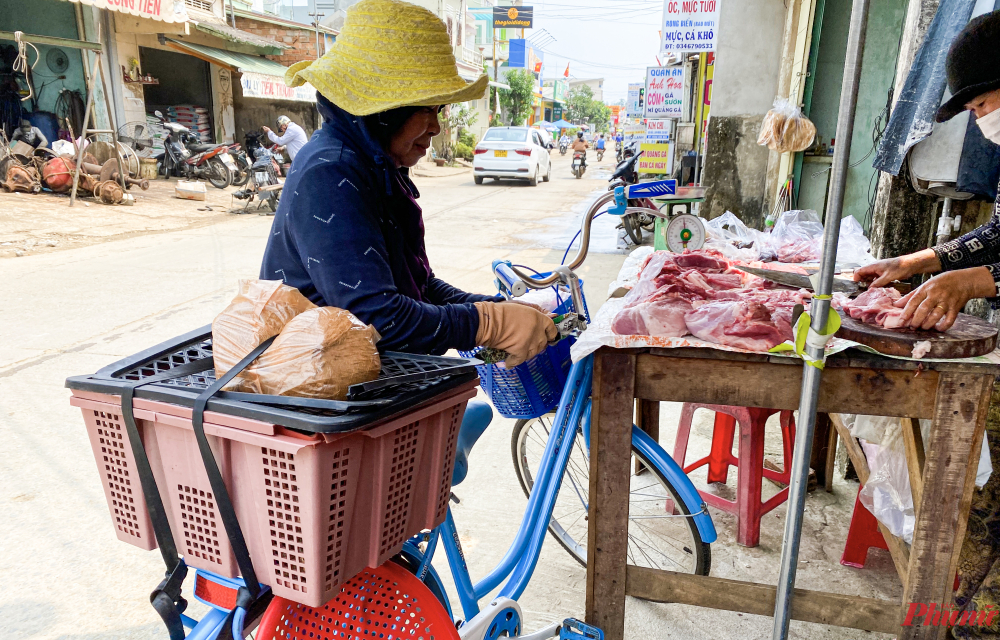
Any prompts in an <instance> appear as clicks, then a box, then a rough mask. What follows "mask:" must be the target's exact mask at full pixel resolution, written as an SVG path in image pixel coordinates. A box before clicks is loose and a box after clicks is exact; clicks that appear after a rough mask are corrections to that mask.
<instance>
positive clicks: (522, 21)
mask: <svg viewBox="0 0 1000 640" xmlns="http://www.w3.org/2000/svg"><path fill="white" fill-rule="evenodd" d="M534 12H535V8H534V7H493V28H494V29H530V28H531V26H532V18H533V17H534Z"/></svg>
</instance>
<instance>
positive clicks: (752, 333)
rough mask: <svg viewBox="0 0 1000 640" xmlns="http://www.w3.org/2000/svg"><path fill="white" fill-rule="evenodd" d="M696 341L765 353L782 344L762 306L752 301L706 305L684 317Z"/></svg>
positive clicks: (779, 333) (767, 313) (710, 303)
mask: <svg viewBox="0 0 1000 640" xmlns="http://www.w3.org/2000/svg"><path fill="white" fill-rule="evenodd" d="M684 322H685V323H687V328H688V330H689V331H690V332H691V333H692V334H694V336H695V337H696V338H701V339H702V340H705V341H707V342H717V343H719V344H724V345H727V346H730V347H740V348H743V349H749V350H751V351H767V350H768V349H770V348H771V347H774V346H776V345H779V344H781V343H782V342H784V341H785V336H784V335H782V333H781V331H779V330H778V327H776V326H775V323H774V321H773V320H772V318H771V313H770V312H769V311H768V310H767V307H765V306H764V305H763V304H761V303H759V302H756V301H754V300H736V301H718V302H706V303H705V304H703V305H701V306H699V307H698V308H696V309H693V310H692V311H689V312H688V313H686V314H684Z"/></svg>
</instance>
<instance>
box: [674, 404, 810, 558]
mask: <svg viewBox="0 0 1000 640" xmlns="http://www.w3.org/2000/svg"><path fill="white" fill-rule="evenodd" d="M697 409H708V410H710V411H714V412H715V428H714V430H713V432H712V450H711V452H710V453H709V454H708V455H707V456H706V457H704V458H702V459H701V460H698V461H697V462H694V463H692V464H690V465H687V466H685V465H684V458H685V456H686V454H687V447H688V438H689V437H690V436H691V421H692V419H693V418H694V412H695V410H697ZM775 413H780V421H781V439H782V470H781V471H773V470H771V469H766V468H764V424H765V423H766V422H767V419H768V418H769V417H770V416H772V415H774V414H775ZM737 423H738V424H739V426H740V448H739V457H736V456H734V455H733V453H732V451H733V440H734V439H735V437H736V425H737ZM794 442H795V418H794V417H793V416H792V412H791V411H780V412H779V411H778V410H777V409H757V408H752V407H730V406H725V405H715V404H697V403H690V402H688V403H685V404H684V408H683V409H682V411H681V421H680V425H679V426H678V427H677V439H676V440H675V441H674V460H676V461H677V463H678V464H679V465H681V467H683V468H684V473H691V472H692V471H693V470H695V469H697V468H699V467H703V466H705V465H708V481H709V482H726V480H727V479H728V477H729V467H731V466H734V467H737V468H738V469H739V475H738V476H737V481H736V500H735V501H731V500H725V499H723V498H720V497H719V496H717V495H714V494H711V493H706V492H705V491H699V492H698V493H700V494H701V497H702V499H703V500H704V501H705V503H706V504H709V505H711V506H713V507H716V508H717V509H722V510H723V511H726V512H729V513H735V514H736V516H737V520H738V522H739V530H738V533H737V536H736V541H737V542H739V543H740V544H741V545H743V546H745V547H756V546H757V545H758V544H759V543H760V520H761V518H763V517H764V514H766V513H768V512H769V511H771V510H772V509H774V508H775V507H777V506H778V505H779V504H781V503H782V502H784V501H785V500H787V499H788V480H789V475H790V474H791V467H792V445H793V443H794ZM764 478H768V479H769V480H774V481H775V482H778V483H781V484H784V485H785V487H784V488H783V489H782V490H781V491H779V492H778V493H776V494H775V495H774V496H772V497H771V498H770V499H769V500H768V501H767V502H761V483H762V481H763V479H764Z"/></svg>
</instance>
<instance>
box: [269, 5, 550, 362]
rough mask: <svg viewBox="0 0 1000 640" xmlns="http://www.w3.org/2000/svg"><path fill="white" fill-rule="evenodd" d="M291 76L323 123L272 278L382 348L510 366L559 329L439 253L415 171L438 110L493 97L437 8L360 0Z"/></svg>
mask: <svg viewBox="0 0 1000 640" xmlns="http://www.w3.org/2000/svg"><path fill="white" fill-rule="evenodd" d="M285 81H286V82H287V83H288V84H289V85H291V86H293V87H295V86H300V85H302V84H305V83H307V82H308V83H309V84H311V85H312V86H313V87H315V88H316V90H317V102H318V105H317V106H318V108H319V111H320V114H321V115H322V116H323V127H322V128H321V129H320V130H319V131H317V132H316V133H315V134H314V135H313V137H312V139H311V140H310V141H309V142H308V143H307V144H306V145H305V146H304V147H302V150H301V151H299V154H298V157H297V158H296V160H295V165H294V166H293V167H292V170H291V171H290V173H289V176H288V179H287V180H286V182H285V187H284V190H283V192H282V197H281V205H280V206H279V208H278V212H277V214H276V215H275V218H274V224H273V226H272V229H271V236H270V238H269V240H268V244H267V249H266V251H265V253H264V261H263V264H262V265H261V273H260V277H261V278H267V279H278V278H281V279H283V280H284V282H285V283H286V284H288V285H290V286H293V287H296V288H297V289H299V290H300V291H301V292H302V293H303V294H304V295H305V296H307V297H308V298H309V299H310V300H312V301H313V302H314V303H316V304H317V305H321V306H334V307H340V308H343V309H347V310H349V311H351V312H352V313H354V314H355V315H356V316H358V318H360V319H361V320H362V321H364V322H367V323H369V324H371V325H373V326H374V327H375V328H376V329H377V330H378V331H379V333H380V334H381V335H382V339H381V341H380V342H379V347H380V348H382V349H384V350H395V351H407V352H411V353H430V354H440V353H444V352H445V351H447V350H448V349H452V348H454V349H463V350H464V349H471V348H473V347H475V346H479V345H485V346H489V347H494V348H497V349H503V350H506V351H507V352H508V353H509V354H510V356H509V358H508V359H507V361H506V362H507V365H508V366H513V365H516V364H519V363H521V362H523V361H525V360H527V359H529V358H531V357H533V356H534V355H536V354H538V353H539V352H540V351H542V350H543V349H544V348H545V346H546V344H547V343H548V342H549V341H551V340H554V339H555V338H556V336H557V331H556V329H555V325H554V324H553V322H552V320H551V319H550V318H549V317H548V316H546V315H544V314H542V313H540V312H539V311H538V310H536V309H535V308H532V307H529V306H526V305H518V304H504V303H502V302H501V299H499V298H497V297H495V296H481V295H476V294H471V293H465V292H464V291H460V290H458V289H456V288H455V287H452V286H451V285H449V284H447V283H445V282H443V281H442V280H439V279H438V278H436V277H434V273H433V271H432V270H431V267H430V264H429V263H428V260H427V253H426V251H425V249H424V222H423V217H422V213H421V209H420V206H419V205H418V204H417V198H418V197H419V195H420V194H419V193H418V192H417V188H416V187H415V186H414V184H413V183H412V182H411V181H410V178H409V175H408V167H412V166H413V165H415V164H416V163H417V162H418V161H419V160H420V159H421V158H423V157H424V155H425V153H426V152H427V149H428V148H429V147H430V144H431V138H433V137H434V136H435V135H437V134H438V133H439V132H440V130H441V128H440V125H439V123H438V112H439V111H440V109H441V107H442V106H444V105H447V104H451V103H455V102H464V101H466V100H474V99H479V98H482V97H483V95H484V94H485V92H486V84H487V78H486V76H481V77H480V78H479V79H478V80H477V81H476V82H473V83H471V84H469V83H466V82H465V81H464V80H462V78H461V77H460V76H459V75H458V70H457V67H456V64H455V56H454V53H453V50H452V46H451V39H450V37H449V35H448V31H447V28H446V27H445V25H444V23H442V22H441V20H440V19H439V18H438V17H437V16H435V15H434V14H433V13H431V12H430V11H427V10H426V9H423V8H421V7H418V6H416V5H412V4H409V3H407V2H401V1H400V0H363V1H362V2H359V3H358V4H355V5H354V6H352V7H351V8H350V9H348V11H347V18H346V20H345V22H344V28H343V30H342V31H341V33H340V35H339V36H338V37H337V41H336V43H335V44H333V45H332V46H331V47H330V50H329V52H327V54H326V55H324V56H323V57H322V58H320V59H319V60H316V61H315V62H300V63H297V64H295V65H292V66H291V67H290V68H289V69H288V72H287V73H286V75H285Z"/></svg>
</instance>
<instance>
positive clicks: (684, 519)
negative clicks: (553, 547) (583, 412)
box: [510, 415, 712, 576]
mask: <svg viewBox="0 0 1000 640" xmlns="http://www.w3.org/2000/svg"><path fill="white" fill-rule="evenodd" d="M551 430H552V416H550V415H546V416H542V417H540V418H533V419H531V420H518V421H517V423H516V424H515V425H514V431H513V433H512V434H511V440H510V448H511V455H512V456H513V458H514V468H515V470H516V471H517V478H518V480H520V482H521V488H522V489H523V490H524V494H525V495H529V494H530V493H531V488H532V487H533V486H534V482H535V478H536V477H537V473H538V464H539V461H540V459H541V456H542V453H543V452H544V450H545V443H546V442H547V441H548V439H549V432H550V431H551ZM636 462H639V463H641V468H642V472H641V473H638V474H637V473H636V471H635V469H636ZM630 469H631V471H632V475H631V478H630V491H629V510H628V563H629V564H634V565H637V566H640V567H649V568H652V569H666V570H669V571H677V572H679V573H690V574H695V575H703V576H707V575H708V572H709V570H710V569H711V565H712V552H711V546H710V545H709V544H708V543H705V542H703V541H702V539H701V535H700V534H699V533H698V527H697V526H696V525H695V523H694V520H693V519H692V518H691V517H690V515H691V514H690V512H689V511H688V509H687V508H686V507H685V505H684V503H683V502H682V501H681V499H680V495H679V494H678V492H677V491H676V490H675V489H674V487H673V485H672V484H671V483H670V481H669V480H668V479H667V476H666V474H665V473H664V472H663V471H662V470H660V469H658V468H656V467H654V466H653V465H652V464H650V462H649V461H648V460H646V459H645V457H643V455H642V454H641V453H640V452H639V451H638V450H637V449H636V447H635V444H633V445H632V461H631V465H630ZM589 493H590V456H589V455H588V452H587V449H586V446H585V445H584V441H583V434H582V433H581V432H580V429H579V428H577V437H576V441H575V442H574V443H573V452H572V453H571V454H570V458H569V461H568V462H567V464H566V473H565V475H564V476H563V478H562V483H561V485H560V487H559V494H558V496H557V498H556V504H555V508H554V509H553V511H552V519H551V520H550V521H549V532H550V533H551V534H552V536H553V537H554V538H555V539H556V540H557V541H558V542H559V544H561V545H562V546H563V548H564V549H566V551H568V552H569V554H570V555H571V556H573V557H574V558H576V560H577V562H579V563H580V564H582V565H583V566H587V509H588V505H589V502H590V499H589ZM667 500H672V501H673V504H674V505H676V508H677V510H678V511H679V514H677V515H674V514H670V513H667V511H666V502H667Z"/></svg>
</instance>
